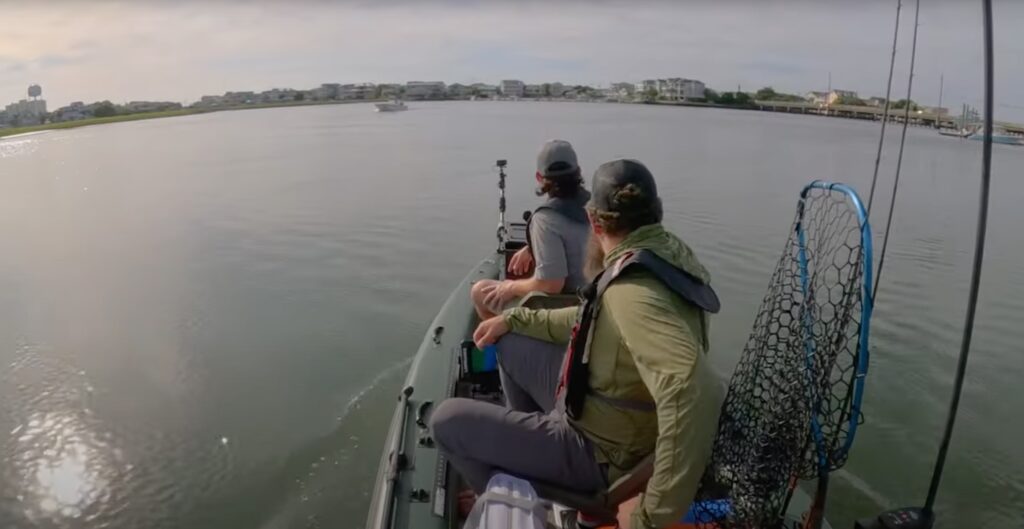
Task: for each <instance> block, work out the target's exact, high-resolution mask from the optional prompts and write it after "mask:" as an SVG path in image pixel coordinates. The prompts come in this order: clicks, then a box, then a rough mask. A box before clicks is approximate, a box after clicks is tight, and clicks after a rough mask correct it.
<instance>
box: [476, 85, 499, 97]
mask: <svg viewBox="0 0 1024 529" xmlns="http://www.w3.org/2000/svg"><path fill="white" fill-rule="evenodd" d="M470 90H471V91H472V92H473V93H474V95H475V96H476V97H479V98H483V99H494V98H495V97H498V87H497V86H494V85H490V84H486V83H474V84H473V85H472V86H470Z"/></svg>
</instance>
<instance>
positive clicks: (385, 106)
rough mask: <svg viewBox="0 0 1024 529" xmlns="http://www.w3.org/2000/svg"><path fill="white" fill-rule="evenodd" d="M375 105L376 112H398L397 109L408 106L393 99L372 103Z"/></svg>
mask: <svg viewBox="0 0 1024 529" xmlns="http://www.w3.org/2000/svg"><path fill="white" fill-rule="evenodd" d="M374 106H375V107H377V112H398V111H399V110H409V107H407V106H406V105H405V103H403V102H401V101H399V100H397V99H395V100H394V101H389V102H385V103H374Z"/></svg>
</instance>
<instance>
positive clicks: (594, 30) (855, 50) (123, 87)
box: [0, 0, 1024, 121]
mask: <svg viewBox="0 0 1024 529" xmlns="http://www.w3.org/2000/svg"><path fill="white" fill-rule="evenodd" d="M905 3H906V2H905ZM908 5H909V3H908ZM894 6H895V4H894V3H893V2H891V1H866V2H845V1H831V2H796V3H794V2H772V1H765V2H737V1H727V2H687V3H685V4H683V3H677V2H667V1H666V2H651V1H647V2H645V1H637V2H631V3H622V2H596V3H594V2H590V3H583V2H539V1H532V2H504V3H493V2H471V1H446V2H441V1H433V2H425V3H424V2H408V1H395V0H392V1H385V2H350V3H343V4H336V3H330V2H298V3H283V2H249V3H241V4H236V3H231V2H202V3H201V2H133V3H125V4H113V3H85V2H58V3H55V4H52V3H45V4H43V3H27V2H26V3H8V4H6V5H4V6H3V7H4V13H5V19H9V20H17V21H18V23H17V24H13V25H12V27H11V28H10V29H8V30H5V31H4V32H3V33H2V34H0V50H2V51H0V54H2V56H0V72H3V75H2V76H0V101H5V100H11V99H15V98H16V97H20V96H21V94H23V93H24V90H25V87H26V86H27V85H28V84H30V83H33V82H37V83H40V84H42V85H43V89H44V95H45V96H46V97H47V99H48V100H49V101H50V103H51V106H53V105H61V104H65V103H67V102H69V101H72V100H87V101H88V100H97V99H111V100H114V101H126V100H131V99H170V100H177V101H181V100H194V99H197V98H198V97H199V96H201V95H203V94H210V93H221V92H224V91H227V90H247V89H248V90H260V89H266V88H271V87H275V86H276V87H284V86H290V87H296V88H308V87H312V86H316V85H318V84H319V83H322V82H357V81H374V82H385V81H390V82H403V81H407V80H411V79H436V80H444V81H447V82H475V81H490V82H496V81H498V80H500V79H503V78H519V79H523V80H525V81H528V82H542V81H555V80H559V81H563V82H568V83H596V84H607V83H610V82H613V81H620V80H639V79H643V78H650V77H659V76H660V77H663V76H676V75H678V76H685V77H692V78H697V79H702V80H704V81H705V82H707V83H708V84H709V85H711V86H714V87H719V88H722V89H732V88H733V87H735V86H736V85H741V86H742V87H743V88H744V89H756V88H759V87H760V86H765V85H772V86H774V87H776V88H777V89H779V90H786V91H791V92H798V93H799V92H805V91H808V90H812V89H813V90H818V89H824V88H825V86H826V85H827V82H828V77H829V73H830V72H831V77H832V80H833V86H835V87H840V88H847V89H852V90H857V91H859V92H861V93H862V94H863V95H876V94H881V93H882V92H884V88H885V76H886V74H887V73H888V56H889V46H890V45H891V38H892V27H893V16H894V15H895V8H894ZM997 12H998V16H997V21H998V27H997V36H998V45H999V61H1000V63H999V64H998V67H999V69H1000V70H999V71H1000V73H999V76H998V82H999V85H998V86H997V95H999V94H1002V95H1003V96H1002V97H1004V98H1005V100H1006V102H1010V103H1012V102H1013V101H1012V100H1011V97H1010V96H1011V94H1013V93H1016V92H1019V91H1020V88H1021V85H1022V84H1024V72H1022V71H1021V69H1020V68H1015V67H1014V65H1015V63H1014V62H1013V61H1014V60H1015V58H1016V57H1020V56H1021V55H1022V54H1024V35H1022V34H1021V33H1020V32H1019V31H1018V29H1019V28H1020V27H1022V26H1024V4H1022V3H1021V2H1014V1H1003V2H998V4H997ZM912 14H913V13H912V10H909V9H906V6H905V8H904V11H903V14H902V16H903V19H902V22H903V26H902V31H901V34H900V39H901V43H900V56H899V60H898V62H897V79H898V80H899V79H905V78H906V74H907V71H906V70H907V63H908V62H909V56H908V55H909V47H910V46H909V41H910V30H911V29H912V28H911V21H910V20H911V17H912ZM920 29H921V35H920V43H919V49H918V72H917V74H918V76H917V82H918V91H915V93H916V96H915V97H916V98H917V99H921V100H923V101H925V102H927V103H932V104H934V103H935V102H936V100H937V92H938V87H937V85H938V81H939V77H940V76H944V79H945V85H946V86H945V99H944V103H948V104H949V106H954V107H955V106H958V105H959V103H960V101H966V102H968V103H971V104H974V105H978V104H980V92H981V90H980V79H981V76H980V74H981V70H980V34H981V33H980V32H981V28H980V11H979V8H977V6H975V5H970V4H969V3H965V2H953V1H948V2H939V1H933V2H925V3H924V4H923V5H922V13H921V28H920ZM900 84H902V81H901V82H899V83H897V86H899V85H900ZM1020 119H1021V120H1022V121H1024V116H1022V117H1021V118H1020Z"/></svg>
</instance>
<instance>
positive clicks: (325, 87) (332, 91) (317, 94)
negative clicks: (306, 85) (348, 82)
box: [310, 83, 341, 101]
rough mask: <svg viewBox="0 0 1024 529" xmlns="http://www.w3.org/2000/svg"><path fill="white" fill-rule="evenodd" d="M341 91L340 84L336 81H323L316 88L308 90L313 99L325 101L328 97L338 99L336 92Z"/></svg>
mask: <svg viewBox="0 0 1024 529" xmlns="http://www.w3.org/2000/svg"><path fill="white" fill-rule="evenodd" d="M340 92H341V85H340V84H338V83H324V84H322V85H320V86H319V87H318V88H314V89H312V90H310V95H311V96H312V98H313V100H315V101H326V100H329V99H338V94H339V93H340Z"/></svg>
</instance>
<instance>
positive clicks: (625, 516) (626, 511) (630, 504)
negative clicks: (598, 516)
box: [616, 494, 640, 529]
mask: <svg viewBox="0 0 1024 529" xmlns="http://www.w3.org/2000/svg"><path fill="white" fill-rule="evenodd" d="M639 508H640V495H639V494H637V495H636V496H633V497H632V498H630V499H628V500H626V501H624V502H622V503H620V504H619V514H618V516H616V519H617V520H618V521H619V529H632V528H633V523H632V521H631V520H632V518H633V511H635V510H636V509H639Z"/></svg>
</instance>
